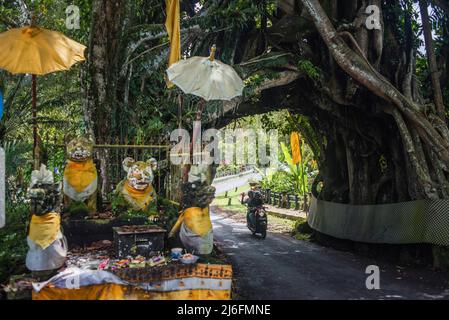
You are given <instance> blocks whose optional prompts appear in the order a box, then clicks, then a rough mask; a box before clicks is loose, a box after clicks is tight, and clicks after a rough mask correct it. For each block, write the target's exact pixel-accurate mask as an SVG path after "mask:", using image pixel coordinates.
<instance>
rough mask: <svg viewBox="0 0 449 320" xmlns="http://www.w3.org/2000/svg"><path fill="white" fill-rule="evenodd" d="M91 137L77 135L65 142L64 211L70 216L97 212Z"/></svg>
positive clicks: (96, 177)
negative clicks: (77, 136)
mask: <svg viewBox="0 0 449 320" xmlns="http://www.w3.org/2000/svg"><path fill="white" fill-rule="evenodd" d="M93 145H94V142H93V139H92V138H91V137H90V136H86V137H79V138H76V139H73V140H71V141H70V142H69V143H68V144H67V157H68V159H67V162H66V166H65V168H64V180H63V181H64V186H63V190H64V211H66V212H69V213H70V214H71V215H72V216H86V215H93V214H94V213H96V212H97V188H98V174H97V168H96V166H95V164H94V161H93V159H92V153H93Z"/></svg>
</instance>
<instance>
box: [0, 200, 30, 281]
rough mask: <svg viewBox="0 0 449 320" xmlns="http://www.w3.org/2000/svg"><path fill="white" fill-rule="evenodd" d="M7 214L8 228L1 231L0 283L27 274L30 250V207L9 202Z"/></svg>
mask: <svg viewBox="0 0 449 320" xmlns="http://www.w3.org/2000/svg"><path fill="white" fill-rule="evenodd" d="M6 212H7V214H6V226H5V227H4V228H3V229H0V283H4V282H5V281H7V280H8V278H9V277H10V276H11V275H14V274H21V273H24V272H26V270H25V266H24V265H25V257H26V253H27V250H28V246H27V242H26V231H27V223H28V219H29V208H28V205H26V204H23V203H20V204H17V203H12V202H10V201H8V202H7V203H6Z"/></svg>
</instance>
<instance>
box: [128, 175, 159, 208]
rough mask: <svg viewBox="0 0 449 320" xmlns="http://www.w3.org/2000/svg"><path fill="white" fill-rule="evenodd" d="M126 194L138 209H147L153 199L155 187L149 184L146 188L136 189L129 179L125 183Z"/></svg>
mask: <svg viewBox="0 0 449 320" xmlns="http://www.w3.org/2000/svg"><path fill="white" fill-rule="evenodd" d="M123 192H124V195H125V197H126V199H127V200H128V201H130V202H131V203H132V204H133V205H135V206H136V209H137V208H139V209H141V210H145V209H146V208H147V207H148V206H149V205H150V203H151V202H152V201H153V198H154V196H153V187H152V186H151V185H149V186H148V187H147V188H146V189H144V190H136V189H134V188H133V187H131V186H130V185H129V183H128V182H127V181H125V183H124V188H123Z"/></svg>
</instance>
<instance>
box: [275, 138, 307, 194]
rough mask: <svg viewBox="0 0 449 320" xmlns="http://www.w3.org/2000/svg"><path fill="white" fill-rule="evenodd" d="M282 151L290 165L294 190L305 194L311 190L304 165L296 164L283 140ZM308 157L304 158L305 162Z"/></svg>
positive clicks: (289, 172)
mask: <svg viewBox="0 0 449 320" xmlns="http://www.w3.org/2000/svg"><path fill="white" fill-rule="evenodd" d="M281 148H282V153H283V154H284V158H285V161H286V162H287V164H288V166H289V171H288V174H289V176H290V177H291V181H292V183H293V190H294V191H295V192H296V193H298V194H304V193H308V192H309V188H308V185H309V183H308V177H307V173H306V172H305V170H304V166H303V165H302V164H301V163H299V164H294V163H293V159H292V156H291V154H290V151H289V150H288V148H287V146H286V145H285V143H282V142H281ZM305 160H306V159H303V161H304V162H306V161H305Z"/></svg>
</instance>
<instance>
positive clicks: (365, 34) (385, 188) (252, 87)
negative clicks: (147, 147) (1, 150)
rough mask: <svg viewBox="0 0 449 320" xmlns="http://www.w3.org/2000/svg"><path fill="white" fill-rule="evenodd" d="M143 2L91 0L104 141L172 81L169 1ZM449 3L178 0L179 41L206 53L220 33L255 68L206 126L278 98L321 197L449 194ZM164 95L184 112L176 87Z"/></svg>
mask: <svg viewBox="0 0 449 320" xmlns="http://www.w3.org/2000/svg"><path fill="white" fill-rule="evenodd" d="M144 2H145V1H144ZM147 2H148V3H147ZM147 2H145V3H146V4H145V5H144V6H142V7H139V8H140V9H143V8H146V9H145V10H147V11H148V12H151V14H145V15H144V14H143V12H142V13H140V11H138V9H139V8H138V9H136V7H135V5H134V9H133V5H132V4H130V2H128V1H119V0H115V1H101V0H96V1H94V2H93V5H92V13H93V15H92V16H93V17H97V16H98V17H101V19H100V18H99V19H96V18H93V19H92V25H91V28H90V33H91V43H90V44H89V48H90V53H89V54H90V61H91V63H90V66H89V70H88V74H87V75H88V76H90V78H91V79H92V80H91V81H89V82H88V85H87V88H86V92H87V93H88V96H87V103H86V119H87V120H88V124H89V123H90V124H91V125H90V129H91V130H92V131H93V133H94V134H95V135H96V137H97V141H99V142H102V141H105V139H106V137H107V135H111V134H114V132H115V133H117V132H118V133H120V132H122V131H123V128H126V127H127V123H126V121H130V120H129V119H130V117H131V116H130V117H127V116H126V113H125V112H124V109H125V108H128V106H129V105H133V104H136V103H137V101H139V99H141V97H142V96H145V95H154V92H155V90H156V89H157V88H161V89H162V88H164V86H165V82H164V81H163V76H161V75H163V73H164V70H165V68H166V58H167V52H168V48H167V46H166V45H165V46H164V43H163V39H164V37H166V33H165V31H164V27H163V22H164V19H165V17H164V15H163V14H162V13H161V12H163V10H160V1H156V2H157V3H159V9H158V10H156V9H154V8H153V7H152V6H151V3H152V1H147ZM153 2H154V1H153ZM131 3H133V2H131ZM370 6H371V7H370ZM373 6H374V7H373ZM152 8H153V9H152ZM368 8H370V9H368ZM373 8H374V9H373ZM448 9H449V8H448V5H447V3H446V2H445V1H443V0H438V1H436V0H435V1H430V2H429V1H426V0H421V1H412V0H398V1H381V0H371V1H368V0H321V1H318V0H298V1H294V0H280V1H271V0H257V1H247V0H238V1H237V0H235V1H231V0H213V1H205V2H203V1H194V0H190V1H182V10H183V16H184V18H183V20H182V26H181V33H182V48H183V52H184V53H186V54H191V55H204V56H205V55H207V54H208V50H209V48H210V47H211V45H212V44H216V45H217V54H218V56H219V58H220V60H222V61H224V62H226V63H229V64H232V65H234V66H235V68H236V69H237V70H238V71H239V73H240V75H241V76H242V78H243V79H246V83H247V89H246V93H245V97H244V98H242V99H240V100H238V101H236V102H233V103H224V104H220V105H218V106H216V110H215V111H214V112H210V114H209V115H208V116H205V117H204V118H203V119H207V122H208V126H210V127H212V126H215V127H218V128H219V127H223V126H224V125H226V124H228V123H229V122H231V121H232V120H233V119H236V118H239V117H243V116H246V115H251V114H260V113H264V112H267V111H272V110H276V109H288V110H289V111H290V112H291V114H293V115H296V116H298V120H299V121H298V124H299V128H298V130H299V131H300V132H301V133H302V135H303V136H304V137H305V138H306V140H307V142H308V144H309V145H310V146H311V147H312V149H313V150H314V153H315V156H316V157H317V159H319V161H318V162H319V168H320V174H319V177H318V179H317V181H316V184H318V183H320V185H321V186H322V190H321V192H320V198H322V199H324V200H328V201H333V202H341V203H350V204H377V203H395V202H402V201H408V200H415V199H441V198H448V197H449V181H448V178H449V167H448V165H449V130H448V126H447V118H446V106H447V103H448V99H447V96H448V89H449V86H448V70H447V69H448V67H449V64H448V57H449V45H448V38H449V31H448V28H449V18H448V17H449V11H448ZM136 10H137V11H136ZM99 12H101V13H102V14H101V15H100V14H99ZM136 12H137V13H136ZM103 13H105V14H103ZM143 17H145V18H143ZM155 22H158V23H155ZM125 27H126V29H125ZM123 30H132V31H133V33H130V31H127V32H124V31H123ZM423 31H424V32H423ZM161 42H162V44H161ZM98 61H102V62H101V63H102V65H98ZM103 61H104V62H103ZM149 69H151V70H150V71H149ZM157 70H158V71H157ZM156 72H158V73H157V74H156ZM154 99H159V100H158V103H160V104H162V103H164V104H167V105H169V106H171V108H172V109H171V111H170V112H171V115H173V114H174V115H175V116H176V110H177V104H178V97H177V95H176V94H168V95H159V96H157V97H156V98H154ZM445 103H446V105H445ZM193 105H194V104H193ZM208 109H209V110H211V109H213V108H208ZM110 110H112V112H110ZM184 112H186V111H185V110H184ZM176 125H177V121H176V120H175V121H174V126H172V127H173V128H175V127H176ZM185 125H189V124H188V123H185ZM166 128H167V129H168V128H169V126H167V127H166ZM114 130H115V131H114Z"/></svg>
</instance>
